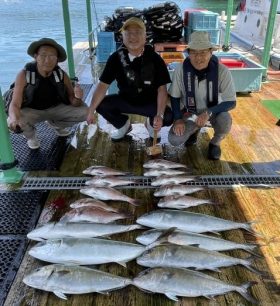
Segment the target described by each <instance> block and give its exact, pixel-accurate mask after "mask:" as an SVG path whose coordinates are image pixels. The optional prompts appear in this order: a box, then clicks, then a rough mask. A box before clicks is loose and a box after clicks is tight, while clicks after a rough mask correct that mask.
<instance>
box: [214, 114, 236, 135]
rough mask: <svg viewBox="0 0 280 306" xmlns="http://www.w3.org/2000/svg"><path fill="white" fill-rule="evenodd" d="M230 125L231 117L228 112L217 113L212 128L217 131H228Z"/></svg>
mask: <svg viewBox="0 0 280 306" xmlns="http://www.w3.org/2000/svg"><path fill="white" fill-rule="evenodd" d="M231 126H232V118H231V115H230V113H229V112H222V113H219V114H218V115H217V116H216V118H215V121H214V123H213V128H214V130H215V131H216V132H218V133H223V134H227V133H229V131H230V129H231Z"/></svg>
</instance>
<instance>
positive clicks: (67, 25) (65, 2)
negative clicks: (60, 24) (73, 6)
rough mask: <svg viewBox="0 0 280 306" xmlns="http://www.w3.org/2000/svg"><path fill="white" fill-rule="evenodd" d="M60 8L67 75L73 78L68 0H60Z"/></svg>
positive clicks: (73, 67)
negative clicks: (64, 39)
mask: <svg viewBox="0 0 280 306" xmlns="http://www.w3.org/2000/svg"><path fill="white" fill-rule="evenodd" d="M62 8H63V20H64V30H65V38H66V48H67V59H68V70H69V76H70V79H74V78H75V66H74V56H73V48H72V34H71V24H70V14H69V5H68V0H62Z"/></svg>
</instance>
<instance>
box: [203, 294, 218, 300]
mask: <svg viewBox="0 0 280 306" xmlns="http://www.w3.org/2000/svg"><path fill="white" fill-rule="evenodd" d="M203 296H204V297H205V298H206V299H208V300H213V301H215V300H216V299H215V298H214V295H203Z"/></svg>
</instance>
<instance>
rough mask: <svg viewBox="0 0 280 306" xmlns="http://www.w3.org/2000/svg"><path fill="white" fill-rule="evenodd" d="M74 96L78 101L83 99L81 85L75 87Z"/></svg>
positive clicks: (76, 84) (77, 84)
mask: <svg viewBox="0 0 280 306" xmlns="http://www.w3.org/2000/svg"><path fill="white" fill-rule="evenodd" d="M74 95H75V98H76V99H81V100H82V99H83V95H84V92H83V90H82V88H81V86H80V84H79V83H75V86H74Z"/></svg>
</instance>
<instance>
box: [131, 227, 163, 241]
mask: <svg viewBox="0 0 280 306" xmlns="http://www.w3.org/2000/svg"><path fill="white" fill-rule="evenodd" d="M161 233H162V232H161V231H160V230H157V229H151V230H148V231H145V232H144V233H142V234H141V235H139V236H138V237H136V241H137V242H139V243H141V244H144V245H147V244H151V243H153V242H154V241H156V240H157V238H158V237H159V236H160V235H161Z"/></svg>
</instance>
